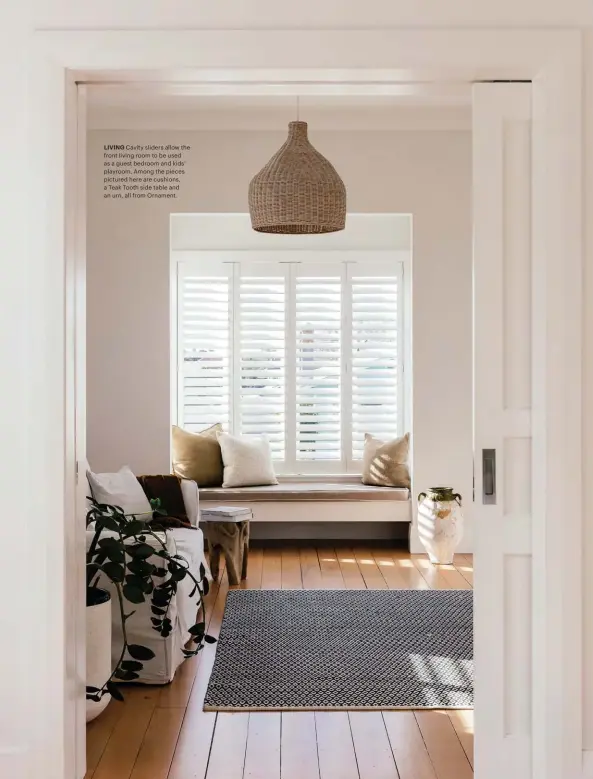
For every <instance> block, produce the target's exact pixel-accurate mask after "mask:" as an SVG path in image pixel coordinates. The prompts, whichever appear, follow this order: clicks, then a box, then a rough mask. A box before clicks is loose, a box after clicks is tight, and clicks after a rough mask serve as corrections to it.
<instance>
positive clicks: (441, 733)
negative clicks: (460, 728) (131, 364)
mask: <svg viewBox="0 0 593 779" xmlns="http://www.w3.org/2000/svg"><path fill="white" fill-rule="evenodd" d="M414 716H415V717H416V721H417V722H418V727H419V728H420V731H421V733H422V738H423V739H424V743H425V744H426V749H427V750H428V754H429V756H430V759H431V761H432V764H433V766H434V770H435V773H436V775H437V779H471V777H473V770H472V767H471V764H470V762H469V760H468V759H467V755H466V754H465V752H464V750H463V747H462V746H461V742H460V741H459V738H458V736H457V733H456V732H455V728H454V727H453V725H452V723H451V720H450V719H449V716H448V714H447V712H443V711H427V710H426V709H425V710H422V711H420V710H417V711H416V712H414Z"/></svg>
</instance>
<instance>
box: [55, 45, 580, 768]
mask: <svg viewBox="0 0 593 779" xmlns="http://www.w3.org/2000/svg"><path fill="white" fill-rule="evenodd" d="M472 34H473V33H472ZM531 35H532V38H533V40H531V39H530V40H531V43H530V46H531V48H530V47H529V46H528V47H527V48H528V49H529V52H530V53H529V56H527V55H526V57H525V58H524V59H523V60H521V61H522V62H523V65H522V66H521V67H519V68H518V75H519V71H520V73H521V75H524V74H525V73H526V72H528V71H529V73H530V74H531V73H533V74H534V75H535V73H536V72H539V71H538V70H537V69H538V68H539V67H541V63H542V62H544V61H547V59H546V56H547V55H546V56H544V55H543V54H542V52H541V51H540V49H538V43H537V40H538V39H537V35H536V34H535V33H532V34H531ZM405 37H406V36H405V34H403V38H404V39H405ZM478 37H479V35H478ZM527 37H529V35H528V36H527ZM482 42H483V43H484V46H485V48H484V50H483V51H490V55H489V56H492V57H493V60H492V61H497V62H498V61H499V59H500V61H502V60H506V59H508V55H509V50H505V54H504V56H503V55H502V54H501V55H500V57H499V59H497V57H496V53H493V52H492V49H488V45H487V43H488V42H487V41H486V40H483V41H482ZM510 45H511V50H513V49H512V43H511V44H510ZM444 48H445V49H447V45H446V44H445V46H444ZM522 49H524V47H523V46H522ZM403 50H404V51H405V52H406V57H408V56H410V57H411V61H413V62H415V61H416V60H417V59H418V56H416V57H415V56H414V54H413V51H420V50H422V51H424V52H426V51H429V50H430V51H431V52H434V51H435V48H434V47H432V48H431V47H428V48H422V47H421V49H418V48H417V47H413V48H410V47H409V46H408V47H407V48H406V47H404V49H403ZM498 50H499V47H498V46H497V51H498ZM457 51H459V52H461V51H463V48H462V47H460V48H459V49H457ZM473 51H474V52H475V47H474V49H473ZM547 51H549V41H548V48H547ZM482 53H483V52H482ZM431 56H433V55H431ZM443 56H444V59H443V62H445V61H447V56H446V55H443ZM472 56H473V55H472ZM480 56H482V55H480ZM437 59H438V57H437ZM527 60H529V63H530V64H529V65H528V64H526V63H527ZM536 63H537V64H536ZM423 64H424V65H426V63H425V62H424V60H423ZM493 70H494V71H496V68H494V69H491V70H490V71H488V66H487V65H486V66H485V71H484V72H493ZM569 70H570V68H569ZM542 72H543V71H542ZM546 72H547V73H548V75H549V72H548V71H546ZM471 78H472V77H470V80H471ZM554 83H556V82H554ZM559 83H561V84H562V85H563V87H564V86H565V85H566V82H565V81H564V80H563V79H562V77H560V78H559ZM554 89H555V88H554V86H553V85H552V83H551V82H550V81H547V80H546V78H544V77H543V76H542V80H541V82H540V83H539V85H538V91H537V100H536V103H535V104H536V107H538V106H539V105H541V104H540V103H538V101H542V100H544V99H549V96H550V94H552V93H553V94H554V95H555V97H557V98H559V99H560V100H561V101H562V99H565V100H566V101H567V104H569V105H571V106H572V108H571V111H570V112H569V114H570V117H572V118H574V110H573V109H574V105H573V104H572V103H571V97H570V96H571V95H572V92H571V91H570V90H568V91H565V90H564V88H563V90H560V92H557V91H554ZM544 95H545V98H544ZM577 113H578V111H577ZM562 116H563V117H566V116H567V114H565V113H562ZM491 119H492V122H491V123H492V124H493V125H495V124H496V119H495V117H491ZM542 122H544V124H545V120H544V119H542ZM566 122H567V126H566V127H564V130H563V133H562V136H563V143H564V142H565V141H566V132H565V131H566V130H567V128H568V125H570V126H572V124H571V122H572V119H571V120H570V122H569V120H568V119H566ZM577 124H578V123H577ZM557 131H558V128H556V130H555V132H557ZM568 135H570V132H568ZM536 137H537V139H538V141H537V144H536V145H535V148H534V155H535V160H536V163H537V164H536V170H539V171H540V172H541V170H543V169H544V168H543V167H540V165H541V161H542V147H545V146H546V144H548V145H549V148H550V149H551V148H555V145H554V144H555V142H556V141H558V137H557V135H555V134H554V133H551V134H550V135H546V136H545V137H546V141H545V142H544V140H543V136H542V134H541V128H540V131H539V132H538V133H536ZM553 154H554V153H553V152H552V156H553ZM546 170H547V169H546ZM554 171H555V172H556V174H558V177H559V178H561V177H562V175H564V173H565V171H564V168H563V167H562V166H560V167H558V168H554ZM572 173H574V170H573V169H572V168H571V174H572ZM542 175H543V174H542ZM550 175H551V174H550ZM576 178H578V176H576ZM571 182H573V180H572V179H571ZM573 183H574V182H573ZM544 189H545V190H546V192H551V191H554V187H552V188H544ZM577 189H578V188H577ZM568 190H570V191H571V192H572V191H573V186H572V183H571V185H570V186H569V187H568ZM538 191H543V190H538ZM556 191H557V190H556ZM562 191H563V192H566V189H563V190H562ZM548 196H549V197H551V195H546V197H548ZM538 197H540V196H538ZM542 198H543V196H541V197H540V200H539V201H538V202H536V204H535V207H534V212H535V214H536V226H537V227H538V229H540V230H541V234H542V235H544V234H545V235H548V237H550V236H552V234H553V233H554V230H555V229H556V228H553V227H552V226H551V224H549V223H546V221H545V220H544V219H543V216H542V214H543V210H544V209H543V203H542V202H541V200H542ZM56 208H57V206H56ZM568 211H569V209H566V208H560V209H559V213H562V215H563V219H561V220H560V221H562V222H563V221H564V217H566V219H567V220H568V221H570V219H569V217H568ZM577 212H578V209H577ZM571 213H574V211H572V212H571ZM577 221H578V220H577ZM494 226H496V225H494ZM536 233H537V231H536ZM575 234H578V230H577V231H576V233H575ZM563 235H566V233H563ZM556 237H558V236H556ZM538 240H541V236H540V237H538ZM554 240H555V239H554ZM538 248H539V250H541V249H542V247H541V245H538ZM573 248H574V249H575V253H574V256H575V263H576V245H575V246H574V247H573ZM571 256H572V255H571ZM535 257H536V259H537V261H538V263H540V264H541V263H542V262H545V257H546V255H545V253H543V252H541V251H540V252H538V251H536V252H535ZM579 262H580V261H579ZM576 264H577V265H578V263H576ZM548 270H550V271H551V268H548ZM552 275H553V274H552ZM550 278H551V277H550V275H547V276H545V279H546V284H548V283H549V282H550ZM568 286H570V285H568ZM561 288H562V289H564V286H562V285H561ZM541 292H542V290H541V289H539V290H536V294H535V298H536V303H537V305H536V308H535V309H534V311H535V313H534V316H535V318H536V321H539V320H537V317H538V316H539V315H541V313H542V306H543V310H545V309H546V305H548V304H549V301H550V298H549V297H547V296H543V297H542V296H541ZM538 306H540V308H539V309H538ZM538 311H539V314H538V313H537V312H538ZM548 332H549V331H548ZM540 336H541V340H540V341H539V344H540V347H541V348H542V349H543V351H544V352H545V353H546V355H547V357H548V358H549V359H552V362H553V356H554V354H555V352H554V350H553V349H552V348H551V346H550V344H549V343H548V342H547V341H546V338H545V336H544V335H542V334H540V333H539V331H538V338H540ZM577 340H578V339H577ZM544 342H545V343H544ZM541 354H542V352H541V351H538V355H540V356H541ZM541 367H542V366H541V363H540V362H538V361H537V360H536V365H535V367H534V370H535V373H536V374H537V372H538V370H540V369H541ZM548 368H549V365H548ZM544 383H545V382H544ZM560 394H561V393H560ZM553 397H554V396H553V395H552V396H551V395H547V396H546V405H545V408H546V409H547V411H546V414H547V413H548V410H549V408H550V406H548V405H547V403H552V406H553V405H554V404H553ZM556 399H557V400H558V398H556ZM544 417H545V419H544V420H543V423H546V420H547V421H548V422H549V420H548V417H547V416H546V415H545V414H544ZM538 419H539V422H538V424H540V423H542V418H541V417H539V418H538ZM545 426H546V425H545V424H544V427H545ZM537 430H538V435H539V434H540V433H541V431H542V428H541V425H540V427H538V428H537ZM571 430H572V427H571ZM548 432H549V433H551V432H552V431H551V430H549V431H548ZM519 437H520V436H519ZM540 442H541V440H540ZM547 443H549V439H547ZM543 450H544V451H546V448H545V446H544V448H543ZM477 479H479V476H478V477H477ZM568 481H570V479H569V480H568ZM571 483H572V482H571ZM478 492H479V490H478ZM538 494H539V493H538ZM538 500H539V498H538ZM542 500H543V499H542ZM548 503H549V495H548V496H547V497H546V498H545V505H546V509H548V508H549V506H548ZM541 507H542V506H541V504H540V508H541ZM544 515H545V516H546V517H547V513H546V512H544ZM578 516H580V514H579V515H578ZM546 521H547V520H546ZM575 521H576V520H575ZM579 521H580V520H579ZM540 552H541V549H538V548H537V547H536V548H534V549H533V554H534V556H537V555H538V554H539V553H540ZM560 568H561V563H560V562H559V564H558V577H559V578H558V583H559V584H561V585H562V588H563V589H564V586H565V585H566V583H567V581H568V579H571V577H570V576H569V577H568V579H567V578H566V576H565V573H561V572H560ZM539 570H540V569H539V568H536V569H535V570H534V574H533V575H534V582H535V583H536V584H537V582H538V581H539V580H538V575H539V574H538V571H539ZM562 571H564V569H563V568H562ZM540 572H541V571H540ZM571 580H572V579H571ZM540 584H541V582H540ZM540 595H541V592H540V587H539V586H536V587H535V589H534V603H535V602H537V599H538V598H539V597H540ZM540 605H542V607H543V610H544V611H545V612H546V614H551V611H552V610H553V604H548V603H547V602H542V601H540ZM548 606H549V607H550V608H548ZM534 608H535V605H534ZM534 631H535V632H537V631H538V626H537V625H536V624H534ZM559 649H560V648H559V647H558V650H559ZM563 651H564V650H563ZM534 655H535V665H534V670H533V673H534V675H537V674H538V673H539V672H538V669H539V671H541V670H542V667H543V665H545V664H546V663H547V662H548V661H549V655H546V658H543V657H539V659H540V660H541V662H538V656H539V655H538V651H537V650H536V649H535V645H534ZM544 660H545V662H544ZM565 667H566V666H564V665H562V668H565ZM538 678H540V680H541V679H542V678H544V677H542V674H541V673H539V676H538ZM547 678H551V677H547ZM508 689H509V688H508V687H506V688H505V690H503V692H506V691H508ZM544 689H546V690H547V689H548V684H544V686H543V687H541V688H538V690H537V691H536V690H535V689H534V690H533V693H532V695H533V697H534V699H537V698H538V696H540V695H541V694H543V693H542V690H544ZM571 689H572V688H571ZM559 692H560V691H559ZM496 716H497V717H498V714H497V715H496ZM491 724H492V725H493V727H492V729H491V734H494V735H495V737H496V738H498V737H499V736H500V737H501V738H502V739H503V741H502V742H501V746H502V747H503V748H506V746H507V743H506V742H505V741H504V739H505V736H504V731H503V732H502V733H501V732H500V731H499V725H500V723H499V721H498V719H497V720H496V721H495V722H492V723H491ZM540 726H541V727H540ZM542 727H543V725H542V723H539V724H538V723H535V724H534V728H536V729H538V730H537V732H538V733H539V732H540V731H541V730H542ZM538 738H539V737H538ZM554 743H555V742H554V739H553V736H552V737H551V740H549V741H548V742H546V749H547V750H548V751H549V752H552V751H554V749H555V747H554V746H553V745H554ZM540 747H541V748H542V749H543V740H542V739H540V740H539V741H537V742H536V743H535V745H534V749H538V750H539V749H540ZM538 754H539V752H538ZM491 757H492V755H491ZM558 759H560V758H558ZM511 760H512V761H513V762H512V765H513V768H514V766H515V759H514V757H513V758H511ZM564 764H565V763H564V762H563V763H562V765H564ZM485 770H486V769H485Z"/></svg>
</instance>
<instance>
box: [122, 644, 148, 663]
mask: <svg viewBox="0 0 593 779" xmlns="http://www.w3.org/2000/svg"><path fill="white" fill-rule="evenodd" d="M128 653H129V654H130V656H131V657H133V658H134V660H142V662H146V661H147V660H152V658H153V657H154V652H153V651H152V649H149V648H148V647H147V646H142V645H141V644H129V645H128Z"/></svg>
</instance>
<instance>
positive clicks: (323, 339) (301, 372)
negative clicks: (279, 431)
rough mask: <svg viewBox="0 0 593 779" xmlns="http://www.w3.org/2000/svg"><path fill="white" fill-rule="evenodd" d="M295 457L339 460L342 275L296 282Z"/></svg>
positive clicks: (301, 277)
mask: <svg viewBox="0 0 593 779" xmlns="http://www.w3.org/2000/svg"><path fill="white" fill-rule="evenodd" d="M295 294H296V300H295V331H296V458H297V461H298V460H306V461H309V460H323V461H330V460H332V461H335V460H338V461H339V460H341V459H342V442H341V427H340V421H341V370H342V360H341V351H340V342H341V338H340V333H341V294H342V283H341V279H340V276H335V277H329V278H320V277H310V278H309V277H305V276H298V277H297V279H296V292H295Z"/></svg>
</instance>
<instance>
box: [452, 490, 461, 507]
mask: <svg viewBox="0 0 593 779" xmlns="http://www.w3.org/2000/svg"><path fill="white" fill-rule="evenodd" d="M453 500H454V501H456V502H457V503H458V504H459V505H460V506H461V495H460V494H459V493H458V492H454V493H453Z"/></svg>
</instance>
